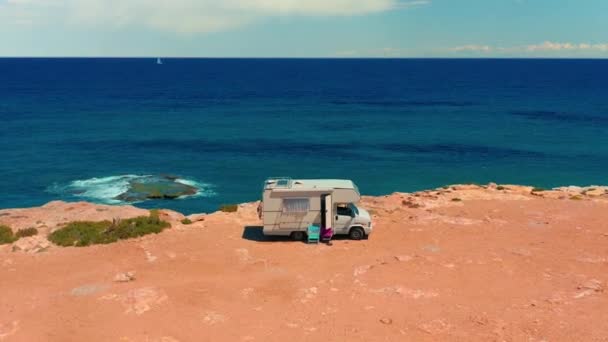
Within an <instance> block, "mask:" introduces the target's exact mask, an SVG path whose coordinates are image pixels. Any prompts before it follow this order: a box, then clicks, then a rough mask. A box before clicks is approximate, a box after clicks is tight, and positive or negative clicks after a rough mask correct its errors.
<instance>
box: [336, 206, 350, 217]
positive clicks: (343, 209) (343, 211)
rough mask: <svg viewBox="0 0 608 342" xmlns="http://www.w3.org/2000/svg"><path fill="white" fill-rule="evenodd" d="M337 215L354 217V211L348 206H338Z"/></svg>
mask: <svg viewBox="0 0 608 342" xmlns="http://www.w3.org/2000/svg"><path fill="white" fill-rule="evenodd" d="M337 213H338V215H340V216H353V210H352V208H351V207H350V206H349V205H348V204H338V208H337Z"/></svg>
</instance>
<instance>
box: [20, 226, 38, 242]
mask: <svg viewBox="0 0 608 342" xmlns="http://www.w3.org/2000/svg"><path fill="white" fill-rule="evenodd" d="M34 235H38V229H36V228H34V227H30V228H25V229H19V230H18V231H17V232H16V233H15V237H16V238H17V239H20V238H22V237H28V236H34Z"/></svg>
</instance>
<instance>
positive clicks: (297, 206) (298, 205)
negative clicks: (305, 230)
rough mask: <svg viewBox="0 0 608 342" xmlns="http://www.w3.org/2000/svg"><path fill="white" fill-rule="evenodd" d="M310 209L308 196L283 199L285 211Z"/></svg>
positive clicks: (297, 211) (294, 211)
mask: <svg viewBox="0 0 608 342" xmlns="http://www.w3.org/2000/svg"><path fill="white" fill-rule="evenodd" d="M309 209H310V200H309V199H308V198H285V199H283V212H284V213H306V212H308V210H309Z"/></svg>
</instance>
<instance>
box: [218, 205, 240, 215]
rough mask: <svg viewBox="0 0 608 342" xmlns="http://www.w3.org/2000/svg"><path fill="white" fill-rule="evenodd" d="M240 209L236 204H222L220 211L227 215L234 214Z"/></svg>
mask: <svg viewBox="0 0 608 342" xmlns="http://www.w3.org/2000/svg"><path fill="white" fill-rule="evenodd" d="M238 209H239V206H238V205H236V204H222V205H221V206H220V211H223V212H225V213H234V212H236V211H237V210H238Z"/></svg>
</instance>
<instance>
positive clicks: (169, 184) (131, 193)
mask: <svg viewBox="0 0 608 342" xmlns="http://www.w3.org/2000/svg"><path fill="white" fill-rule="evenodd" d="M197 192H198V189H197V188H196V187H194V186H192V185H188V184H184V183H181V182H179V179H177V178H174V177H158V176H149V177H142V178H137V179H134V180H132V181H130V182H129V190H127V191H126V192H124V193H122V194H120V195H118V196H116V198H115V199H117V200H120V201H125V202H137V201H143V200H146V199H176V198H180V197H183V196H190V195H194V194H196V193H197Z"/></svg>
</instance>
